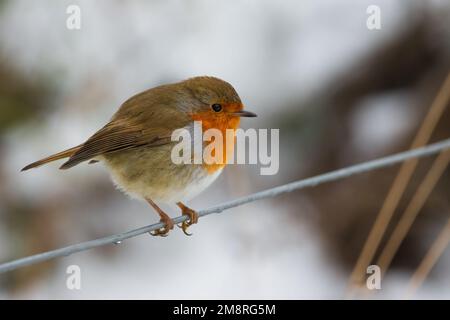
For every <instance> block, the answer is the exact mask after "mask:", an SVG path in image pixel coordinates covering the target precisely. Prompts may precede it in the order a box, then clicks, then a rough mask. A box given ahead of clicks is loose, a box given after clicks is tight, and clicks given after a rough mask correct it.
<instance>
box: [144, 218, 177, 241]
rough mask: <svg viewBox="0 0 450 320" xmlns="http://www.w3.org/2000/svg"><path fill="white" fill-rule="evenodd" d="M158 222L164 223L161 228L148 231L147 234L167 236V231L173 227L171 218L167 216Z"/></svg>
mask: <svg viewBox="0 0 450 320" xmlns="http://www.w3.org/2000/svg"><path fill="white" fill-rule="evenodd" d="M160 222H162V223H165V224H166V225H165V226H164V227H162V228H159V229H156V230H154V231H150V232H149V234H150V235H152V236H154V237H158V236H159V237H167V236H168V235H169V231H170V230H172V229H173V226H174V224H173V222H172V219H170V218H168V219H165V218H162V219H161V220H160Z"/></svg>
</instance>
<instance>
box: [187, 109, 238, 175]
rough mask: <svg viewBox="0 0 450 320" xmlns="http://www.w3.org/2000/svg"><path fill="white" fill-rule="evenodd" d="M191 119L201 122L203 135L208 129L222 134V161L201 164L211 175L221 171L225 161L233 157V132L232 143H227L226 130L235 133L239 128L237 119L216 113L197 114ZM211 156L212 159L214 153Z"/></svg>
mask: <svg viewBox="0 0 450 320" xmlns="http://www.w3.org/2000/svg"><path fill="white" fill-rule="evenodd" d="M192 119H193V120H194V121H201V122H202V131H203V133H204V132H205V131H206V130H208V129H212V128H214V129H217V130H219V131H220V132H221V133H222V144H221V146H222V147H223V151H222V157H223V159H222V160H221V161H220V163H214V164H207V163H203V167H204V168H205V169H206V170H207V171H208V173H210V174H212V173H214V172H216V171H217V170H220V169H222V168H223V167H225V165H226V164H227V160H229V159H231V157H232V156H233V150H234V144H235V138H236V137H235V132H233V138H232V141H227V135H226V130H227V129H232V130H233V131H235V130H236V129H237V128H239V122H240V119H239V117H235V116H230V115H227V114H226V113H218V114H214V113H211V112H204V113H197V114H193V115H192ZM227 143H228V144H229V148H226V146H227ZM206 144H208V142H207V143H206ZM211 155H212V156H213V157H214V156H215V152H214V151H212V152H211Z"/></svg>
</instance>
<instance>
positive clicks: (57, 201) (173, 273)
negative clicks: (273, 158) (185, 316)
mask: <svg viewBox="0 0 450 320" xmlns="http://www.w3.org/2000/svg"><path fill="white" fill-rule="evenodd" d="M70 4H76V5H79V6H80V8H81V30H68V29H67V28H66V19H67V16H68V15H67V14H66V8H67V6H68V5H70ZM371 4H376V5H378V6H379V7H380V8H381V14H382V28H381V30H377V31H370V30H368V29H367V27H366V19H367V17H368V15H367V13H366V9H367V7H368V6H369V5H371ZM449 12H450V3H449V1H426V2H425V1H393V0H377V1H365V0H361V1H349V0H340V1H336V0H322V1H312V0H311V1H286V0H284V1H269V0H264V1H261V0H259V1H256V0H254V1H206V0H196V1H136V0H135V1H127V2H125V1H105V0H102V1H87V0H86V1H58V2H57V3H56V2H55V1H50V0H39V1H32V2H31V1H0V66H2V68H3V69H5V70H8V71H7V72H4V73H0V77H3V79H2V80H1V81H2V82H1V83H2V84H3V86H4V87H5V88H10V87H11V89H10V90H9V89H8V90H9V91H7V89H5V90H3V91H2V93H1V95H2V96H0V99H1V98H3V97H7V96H8V97H9V95H8V94H9V93H10V92H16V91H17V92H19V93H20V94H22V95H24V96H25V95H27V94H28V91H26V90H25V89H23V88H24V87H25V86H26V87H29V88H30V91H31V92H32V94H30V95H31V98H27V99H23V101H26V103H24V104H22V105H25V107H23V106H22V107H21V108H22V109H20V108H19V107H14V106H13V105H12V104H9V102H8V101H9V100H7V99H6V98H5V99H3V103H2V104H1V106H0V107H1V108H9V109H8V110H6V109H4V110H3V111H4V112H3V114H8V115H9V114H10V113H14V112H15V111H17V110H21V111H20V113H19V115H18V116H17V117H16V118H14V116H10V117H9V118H8V119H15V120H14V121H12V120H11V121H10V122H6V121H4V122H0V125H2V126H3V128H1V127H0V128H1V131H0V134H1V139H0V153H1V156H0V158H1V160H0V166H1V169H0V194H1V196H0V197H1V198H0V199H1V200H2V201H1V203H0V262H5V261H8V260H11V259H14V258H19V257H22V256H25V255H29V254H34V253H38V252H42V251H45V250H50V249H54V248H58V247H62V246H65V245H68V244H72V243H77V242H82V241H86V240H91V239H94V238H97V237H102V236H106V235H109V234H113V233H118V232H122V231H126V230H129V229H133V228H137V227H140V226H143V225H147V224H150V223H153V222H156V221H157V220H158V218H157V215H156V214H154V213H153V212H152V211H151V209H150V208H148V206H147V205H146V204H145V203H140V202H137V201H132V200H130V199H128V198H127V197H126V196H124V195H122V194H121V193H120V192H118V191H116V190H115V189H114V187H113V185H112V184H111V183H110V180H109V176H108V174H107V172H106V170H105V169H104V168H103V167H102V166H99V165H95V166H86V165H80V166H77V167H75V168H73V169H71V170H69V171H64V172H63V171H58V170H57V167H58V164H51V165H49V166H46V167H42V168H40V169H38V170H32V171H29V172H26V173H20V172H19V171H20V169H21V168H22V167H23V166H24V165H25V164H28V163H30V162H32V161H34V160H36V159H39V158H42V157H43V156H46V155H48V154H52V153H54V152H56V151H60V150H62V149H65V148H68V147H71V146H74V145H77V144H79V143H80V142H82V141H84V140H85V139H86V138H87V137H89V136H90V135H91V134H92V133H94V132H95V131H96V129H98V128H99V127H101V126H102V125H103V124H104V123H105V122H106V121H107V120H108V119H109V117H110V116H111V115H112V114H113V113H114V111H115V110H116V109H117V108H118V106H120V104H121V103H122V102H123V101H124V100H126V99H127V98H128V97H130V96H131V95H133V94H135V93H137V92H139V91H142V90H144V89H147V88H150V87H153V86H156V85H159V84H162V83H167V82H172V81H178V80H182V79H185V78H188V77H192V76H197V75H212V76H217V77H220V78H223V79H225V80H227V81H228V82H230V83H232V84H233V86H234V87H235V88H236V89H237V91H238V92H239V94H240V96H241V98H242V99H243V101H244V103H245V105H246V107H247V108H248V110H252V111H254V112H256V113H257V114H258V118H256V119H255V120H254V119H249V120H247V119H244V120H243V126H244V127H259V128H280V137H281V141H280V142H281V145H280V151H281V152H280V163H281V167H280V172H279V174H278V175H276V176H259V175H258V172H259V169H258V168H257V166H234V167H230V168H227V169H226V170H225V173H224V174H223V175H222V176H221V177H220V178H219V180H218V181H217V182H216V183H215V184H214V185H213V186H212V187H211V189H209V190H208V191H206V192H205V193H203V194H202V195H200V196H199V197H197V198H196V199H195V200H194V201H192V202H191V206H192V207H193V208H198V209H200V208H206V207H208V206H211V205H214V204H217V203H220V202H222V201H226V200H229V199H233V198H235V197H238V196H243V195H246V194H249V193H252V192H256V191H259V190H262V189H265V188H269V187H272V186H275V185H278V184H281V183H286V182H290V181H292V180H293V179H297V178H298V179H299V178H302V177H307V176H311V175H313V174H317V173H320V172H322V171H327V170H332V169H337V168H338V167H342V166H344V165H349V164H352V163H356V162H358V161H363V160H368V159H371V158H375V157H379V156H383V155H385V154H387V153H388V152H390V151H392V152H394V151H400V150H403V149H404V148H406V147H407V146H408V144H409V141H411V139H412V136H413V133H414V130H415V129H416V128H417V126H418V123H419V121H420V119H421V117H422V116H423V113H424V111H423V110H424V108H426V107H427V106H428V105H429V103H430V102H431V100H432V98H433V94H434V93H435V92H436V90H437V88H438V87H439V81H441V80H442V78H443V77H442V73H439V72H437V71H436V72H434V70H441V71H442V72H444V73H445V67H444V66H445V64H440V63H441V62H440V61H441V60H439V61H438V62H435V60H433V64H431V62H430V68H429V69H430V70H433V72H434V73H433V72H431V71H430V72H428V73H426V72H425V73H423V74H425V75H423V76H421V78H420V79H421V80H420V81H419V83H425V84H424V85H422V86H421V87H420V88H422V87H423V88H425V89H424V90H423V91H420V90H419V89H418V87H417V86H415V87H404V86H402V87H396V88H395V89H394V90H392V89H391V88H388V89H386V90H384V89H383V90H380V92H377V94H365V95H363V96H362V97H361V99H358V102H357V103H355V106H354V108H353V109H352V111H351V112H350V113H349V115H348V117H347V118H346V121H347V123H348V129H347V130H348V136H347V139H343V140H341V141H340V144H339V145H340V152H341V153H339V154H336V155H335V158H336V162H334V163H333V165H329V166H328V165H327V166H323V167H320V168H317V167H316V168H314V169H312V167H311V163H309V164H308V165H304V164H305V163H308V162H307V160H308V159H309V158H311V159H313V156H312V154H316V156H317V152H318V150H321V148H324V149H325V147H323V145H322V144H317V143H315V141H317V140H315V139H314V136H315V135H320V134H323V132H326V131H324V130H323V128H324V127H327V128H329V124H328V121H331V120H329V119H338V118H337V117H336V116H335V114H336V113H337V112H338V111H333V110H337V109H333V107H334V106H333V103H331V104H330V103H329V101H330V100H328V102H327V103H328V104H330V105H331V109H325V110H329V111H323V110H324V109H323V108H322V107H321V106H322V105H324V104H325V103H324V102H323V101H322V100H321V99H322V98H323V97H326V96H327V95H329V94H330V92H332V91H333V90H334V89H336V88H338V87H339V85H340V84H341V82H342V83H343V82H345V81H346V80H345V79H347V78H349V75H358V74H359V73H360V72H362V69H363V68H361V69H358V67H356V66H355V62H360V61H361V62H362V64H363V65H364V63H363V62H364V61H365V59H366V58H367V57H370V56H371V55H373V54H374V52H378V50H379V49H380V48H383V47H384V46H387V44H390V43H392V42H395V41H397V40H396V39H399V38H401V37H402V35H403V34H404V33H407V32H408V31H409V30H410V29H412V28H413V27H414V25H415V23H416V21H418V20H421V19H426V21H433V23H434V24H436V25H435V26H434V25H433V28H434V29H433V30H437V31H436V32H435V33H433V32H430V35H431V36H429V37H428V38H427V39H428V40H430V41H431V47H433V46H434V44H435V43H438V44H439V50H440V51H439V52H444V53H443V54H442V53H440V55H439V57H440V58H439V59H441V57H442V55H444V58H443V59H442V61H444V62H445V61H447V62H448V61H450V60H449V59H448V57H449V56H448V52H449V51H448V47H449V40H448V39H450V37H449V35H450V33H449V32H448V27H449V26H448V21H449V20H448V14H449ZM424 15H425V16H427V18H423V16H424ZM441 34H444V35H446V36H447V37H443V38H442V37H441V36H440V35H441ZM433 48H434V47H433ZM413 50H415V49H414V47H413ZM445 54H447V56H445ZM406 55H407V54H406ZM445 57H446V58H445ZM420 61H421V62H422V60H420ZM431 65H432V67H431ZM383 66H384V65H383V64H381V65H380V67H379V68H383ZM425 66H428V64H427V62H426V63H425ZM447 66H448V64H447ZM384 67H386V66H384ZM386 68H387V67H386ZM425 69H426V67H425ZM11 70H12V71H11ZM421 70H422V69H421ZM426 70H428V69H426ZM11 73H14V76H11ZM421 75H422V74H421ZM405 77H409V72H405ZM427 79H428V80H427ZM383 81H385V80H383ZM385 82H386V83H388V80H386V81H385ZM17 88H22V89H17ZM14 90H15V91H14ZM336 90H337V89H336ZM5 92H6V93H5ZM19 93H18V94H15V95H12V96H13V97H17V96H18V95H19ZM8 99H9V98H8ZM19 100H20V99H19ZM5 101H6V102H8V103H6V102H5ZM20 101H22V100H20ZM35 102H36V104H35ZM419 105H420V107H419ZM314 110H320V111H317V112H318V113H317V114H316V113H314V112H315V111H314ZM6 111H7V112H6ZM308 112H311V113H312V116H308V114H309V113H308ZM304 114H306V116H305V117H304V118H305V120H304V121H306V122H307V125H305V126H300V125H299V124H298V123H294V125H292V124H291V123H290V122H289V121H290V120H289V118H291V119H297V118H298V119H300V118H301V117H303V115H304ZM0 115H1V114H0ZM296 117H297V118H296ZM17 119H19V120H17ZM289 124H291V125H289ZM303 128H306V129H303ZM337 128H338V127H337ZM297 129H298V130H297ZM311 136H313V138H311ZM305 139H306V140H308V139H309V140H308V141H309V142H308V141H307V142H305V143H303V142H304V141H305ZM299 141H300V142H301V143H302V144H301V146H302V147H301V148H300V147H298V144H297V143H299ZM397 146H400V147H401V148H400V147H399V148H396V147H397ZM299 154H300V155H299ZM327 157H328V156H327ZM322 159H323V157H322ZM319 169H320V170H319ZM322 169H323V170H322ZM395 172H396V171H390V174H389V177H391V178H392V177H393V175H394V174H395ZM446 178H447V180H448V175H447V176H446ZM349 183H350V182H349ZM389 183H390V181H387V182H386V183H385V184H383V185H382V186H374V188H378V189H376V190H377V191H374V190H372V189H368V190H367V191H366V193H368V194H369V193H373V192H375V193H380V196H381V197H382V196H383V195H385V194H386V192H387V190H388V187H389ZM338 186H339V185H336V188H338ZM345 190H346V189H345V188H344V187H342V186H341V187H340V192H345ZM447 196H448V192H447ZM336 197H337V196H336ZM317 199H319V198H318V197H317V196H315V195H314V196H313V195H310V194H305V193H302V192H298V193H295V195H293V196H283V197H280V198H278V199H275V200H266V201H260V202H257V203H254V204H249V205H245V206H241V207H239V208H236V209H232V210H229V211H226V212H224V213H223V214H220V215H213V216H209V217H207V218H205V219H201V221H200V223H199V224H198V225H196V226H193V227H192V228H191V231H192V232H193V233H194V236H192V237H189V238H187V237H185V236H184V235H183V234H182V233H181V232H179V231H178V230H175V231H174V232H172V233H171V234H170V236H169V237H168V238H163V239H159V238H158V239H157V238H151V237H150V236H140V237H138V238H134V239H131V240H128V241H125V242H124V243H122V244H120V245H111V246H109V247H104V248H99V249H94V250H90V251H88V252H83V253H79V254H75V255H73V256H70V257H67V258H63V259H58V260H55V261H51V262H48V263H44V264H39V265H37V266H31V267H27V268H24V269H22V270H19V271H17V272H12V273H8V274H4V275H1V276H0V298H4V299H9V298H19V299H29V298H32V299H42V298H43V299H61V298H62V299H83V298H94V299H102V298H106V299H109V298H126V299H129V298H138V299H143V298H155V299H164V298H170V299H183V298H189V299H200V298H226V299H231V298H233V299H238V298H247V299H259V298H272V299H283V298H286V299H297V298H307V299H310V298H332V299H338V298H342V297H343V295H344V291H345V286H346V284H347V281H348V276H349V272H350V270H351V262H350V263H348V262H346V260H345V259H343V258H342V256H339V253H336V251H334V250H336V249H332V246H331V245H330V242H332V238H330V237H329V235H328V233H327V232H328V231H327V229H326V228H323V227H322V222H320V221H319V222H318V220H323V219H324V218H323V217H324V216H326V214H328V215H333V216H334V217H335V218H336V215H337V216H338V215H339V213H338V212H328V213H327V212H326V211H327V210H324V209H323V207H321V205H320V203H319V202H320V201H322V200H320V201H318V200H317ZM381 199H382V198H381ZM324 201H325V200H324ZM324 203H325V202H324ZM380 205H381V202H380V201H377V202H376V203H375V204H374V205H373V206H371V207H370V212H371V213H370V214H371V215H372V216H373V214H376V212H377V210H378V209H379V207H380ZM336 207H337V208H339V206H336ZM346 207H347V208H348V207H351V203H350V204H347V206H346ZM169 210H172V211H171V212H172V213H173V216H175V215H177V214H178V211H174V210H173V208H172V209H170V208H169ZM336 210H338V209H336ZM343 210H345V209H343ZM358 212H359V214H360V215H365V214H366V211H365V210H359V211H358ZM448 213H449V207H448V206H447V207H446V211H445V212H443V214H447V216H448ZM342 219H345V217H342ZM371 221H372V220H370V219H369V222H368V224H367V225H369V224H370V222H371ZM330 223H332V222H330ZM356 228H357V226H356ZM354 229H355V228H354ZM366 234H367V233H366ZM435 234H436V233H431V234H430V233H428V235H429V238H427V240H426V241H425V244H429V243H430V241H432V239H433V235H435ZM361 236H362V238H358V239H359V240H355V241H353V242H355V243H357V245H359V246H361V245H362V241H361V239H362V240H364V235H361ZM430 239H431V240H430ZM416 245H417V246H419V245H420V244H416ZM425 249H426V245H425ZM341 250H343V251H345V250H346V249H345V248H341ZM355 254H357V251H355ZM342 255H343V256H345V255H346V253H345V252H343V254H342ZM72 264H76V265H79V266H80V268H81V272H82V289H81V290H68V289H67V288H66V283H65V281H66V277H67V275H66V268H67V267H68V266H69V265H72ZM416 265H417V261H415V262H414V264H411V265H410V268H412V270H414V266H416ZM448 266H450V256H449V252H447V254H446V255H445V256H444V257H443V258H442V261H441V263H440V264H439V265H438V267H439V268H440V269H443V270H445V269H446V268H447V270H448ZM401 267H402V265H401V264H400V266H399V267H398V268H397V269H395V272H394V273H393V276H392V277H391V278H390V279H389V282H386V283H383V290H382V292H381V295H380V296H382V297H384V298H399V297H401V296H402V294H403V291H404V289H405V285H406V284H407V282H408V281H409V277H410V275H411V269H408V268H406V269H402V268H401ZM386 281H388V280H386ZM418 297H422V298H429V297H435V298H450V276H448V274H446V273H445V272H443V273H438V274H436V276H435V277H434V278H431V279H430V282H429V283H428V282H427V284H426V285H425V286H424V287H423V289H422V290H421V291H420V292H419V295H418Z"/></svg>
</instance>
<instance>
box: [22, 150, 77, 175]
mask: <svg viewBox="0 0 450 320" xmlns="http://www.w3.org/2000/svg"><path fill="white" fill-rule="evenodd" d="M81 146H82V145H79V146H76V147H73V148H70V149H67V150H64V151H61V152H59V153H56V154H53V155H51V156H49V157H47V158H44V159H41V160H39V161H36V162H33V163H31V164H29V165H27V166H26V167H25V168H23V169H22V170H21V171H25V170H28V169H31V168H37V167H40V166H42V165H44V164H46V163H49V162H53V161H56V160H59V159H64V158H69V157H71V156H72V155H73V154H74V153H75V152H77V151H78V150H79V149H80V148H81Z"/></svg>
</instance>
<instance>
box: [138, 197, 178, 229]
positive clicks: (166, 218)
mask: <svg viewBox="0 0 450 320" xmlns="http://www.w3.org/2000/svg"><path fill="white" fill-rule="evenodd" d="M145 200H147V202H148V203H149V204H150V205H151V206H152V207H153V209H155V210H156V212H158V214H159V216H160V217H161V220H160V221H161V222H163V223H165V224H166V225H165V226H164V227H163V228H161V229H158V230H155V231H153V232H150V234H151V235H152V236H161V237H167V234H168V233H169V231H170V230H172V229H173V221H172V219H170V217H169V216H168V215H167V214H166V213H165V212H164V211H162V210H161V208H160V207H158V206H157V205H156V203H154V202H153V201H152V199H149V198H148V199H145Z"/></svg>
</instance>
